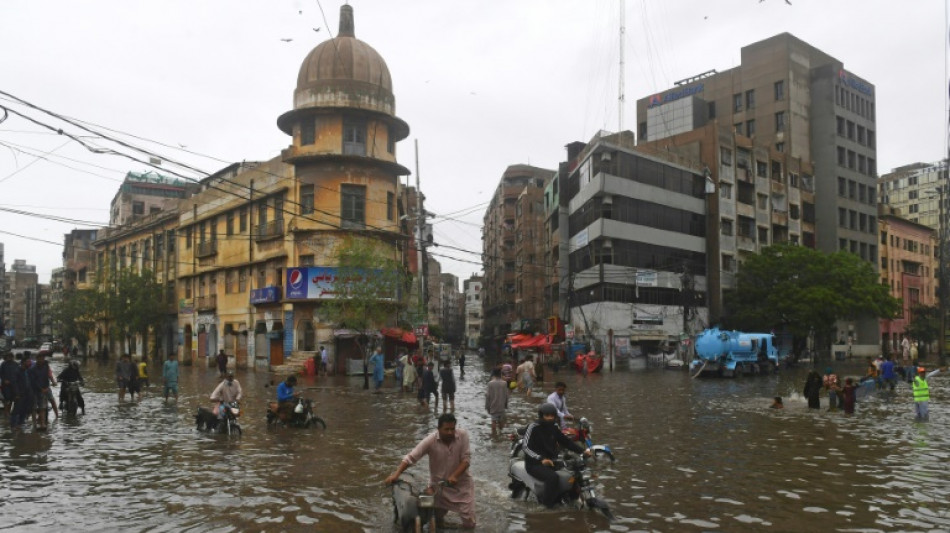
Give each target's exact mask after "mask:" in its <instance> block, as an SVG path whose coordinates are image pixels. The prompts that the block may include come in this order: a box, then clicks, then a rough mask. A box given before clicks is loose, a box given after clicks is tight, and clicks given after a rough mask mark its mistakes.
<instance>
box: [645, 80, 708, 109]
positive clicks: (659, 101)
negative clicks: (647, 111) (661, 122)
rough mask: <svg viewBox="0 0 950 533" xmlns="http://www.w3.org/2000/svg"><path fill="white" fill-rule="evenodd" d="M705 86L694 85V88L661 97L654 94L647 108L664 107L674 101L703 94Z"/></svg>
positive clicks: (671, 92)
mask: <svg viewBox="0 0 950 533" xmlns="http://www.w3.org/2000/svg"><path fill="white" fill-rule="evenodd" d="M703 88H704V87H703V84H702V83H700V84H699V85H694V86H692V87H684V88H683V89H678V90H674V91H670V92H668V93H666V94H663V95H659V94H654V95H653V96H651V97H650V100H649V102H647V107H656V106H658V105H663V104H665V103H667V102H672V101H674V100H679V99H680V98H686V97H687V96H692V95H694V94H699V93H701V92H703Z"/></svg>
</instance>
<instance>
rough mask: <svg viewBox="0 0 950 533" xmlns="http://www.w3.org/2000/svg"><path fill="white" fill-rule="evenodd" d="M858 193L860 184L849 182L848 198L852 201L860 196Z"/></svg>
mask: <svg viewBox="0 0 950 533" xmlns="http://www.w3.org/2000/svg"><path fill="white" fill-rule="evenodd" d="M857 191H858V184H857V183H855V182H853V181H851V180H848V198H850V199H852V200H854V199H855V198H857V195H858V193H857Z"/></svg>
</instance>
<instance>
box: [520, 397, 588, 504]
mask: <svg viewBox="0 0 950 533" xmlns="http://www.w3.org/2000/svg"><path fill="white" fill-rule="evenodd" d="M558 445H560V446H562V447H564V448H567V449H569V450H572V451H574V452H575V453H583V454H584V455H586V456H588V457H590V455H591V452H590V450H588V449H585V448H584V447H583V446H581V445H579V444H577V443H576V442H574V441H572V440H571V439H570V438H568V437H567V436H565V435H564V434H563V433H562V432H561V428H560V427H559V426H558V409H557V407H555V406H554V405H553V404H551V403H544V404H542V405H541V407H539V408H538V420H537V421H536V422H532V423H531V425H529V426H528V429H527V431H525V434H524V456H525V461H524V464H525V470H527V472H528V474H530V475H531V476H533V477H535V478H537V479H538V480H541V481H543V482H544V493H543V494H542V496H543V500H542V501H541V503H542V504H544V505H545V506H546V507H553V506H554V505H555V504H556V503H557V497H558V491H557V487H558V475H557V471H556V469H555V465H554V461H555V460H556V459H557V457H558V454H559V448H558Z"/></svg>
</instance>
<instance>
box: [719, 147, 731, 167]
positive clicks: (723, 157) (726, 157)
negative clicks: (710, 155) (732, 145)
mask: <svg viewBox="0 0 950 533" xmlns="http://www.w3.org/2000/svg"><path fill="white" fill-rule="evenodd" d="M719 161H720V162H721V163H722V165H723V166H726V167H731V166H732V150H730V149H728V148H720V149H719Z"/></svg>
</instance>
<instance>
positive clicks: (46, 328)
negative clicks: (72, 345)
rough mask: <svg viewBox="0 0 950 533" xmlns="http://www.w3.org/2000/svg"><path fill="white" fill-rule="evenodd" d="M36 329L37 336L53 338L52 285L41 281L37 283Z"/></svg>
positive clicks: (45, 339) (46, 338)
mask: <svg viewBox="0 0 950 533" xmlns="http://www.w3.org/2000/svg"><path fill="white" fill-rule="evenodd" d="M36 293H37V297H36V301H37V311H36V331H37V332H38V333H37V336H38V337H39V338H40V339H41V340H44V341H48V340H51V339H52V338H53V320H52V314H51V310H52V291H51V288H50V285H47V284H45V283H39V284H37V285H36Z"/></svg>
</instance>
